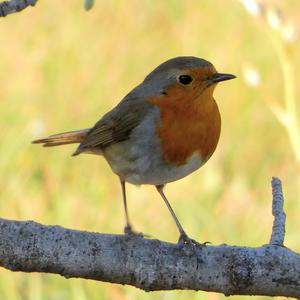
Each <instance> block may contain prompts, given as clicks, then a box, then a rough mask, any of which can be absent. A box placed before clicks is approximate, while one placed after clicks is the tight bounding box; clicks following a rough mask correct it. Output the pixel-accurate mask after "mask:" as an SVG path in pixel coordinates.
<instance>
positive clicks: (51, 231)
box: [0, 178, 300, 298]
mask: <svg viewBox="0 0 300 300" xmlns="http://www.w3.org/2000/svg"><path fill="white" fill-rule="evenodd" d="M272 186H273V214H274V217H275V219H274V226H273V229H274V230H273V233H272V238H271V243H270V244H268V245H264V246H261V247H257V248H254V247H237V246H228V245H219V246H211V245H195V246H191V245H180V244H171V243H167V242H163V241H159V240H155V239H146V238H144V237H142V236H132V235H112V234H100V233H92V232H86V231H77V230H72V229H66V228H63V227H59V226H45V225H41V224H38V223H35V222H32V221H23V222H21V221H11V220H5V219H0V236H1V238H0V266H2V267H4V268H7V269H9V270H12V271H23V272H47V273H55V274H60V275H62V276H64V277H66V278H70V277H81V278H87V279H94V280H100V281H107V282H111V283H120V284H128V285H133V286H136V287H138V288H141V289H143V290H145V291H154V290H173V289H192V290H203V291H214V292H220V293H224V294H225V295H268V296H288V297H295V298H300V255H299V254H297V253H295V252H293V251H292V250H290V249H287V248H285V247H284V246H282V245H281V242H283V238H284V230H282V228H283V229H284V219H283V218H282V213H284V212H283V206H282V205H281V204H283V196H282V190H281V183H280V180H279V179H277V178H273V180H272ZM278 201H279V202H280V203H281V204H280V203H279V204H276V203H275V204H274V202H278ZM278 228H279V230H278ZM280 228H281V229H280Z"/></svg>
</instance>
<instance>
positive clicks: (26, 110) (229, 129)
mask: <svg viewBox="0 0 300 300" xmlns="http://www.w3.org/2000/svg"><path fill="white" fill-rule="evenodd" d="M263 3H264V4H263V5H262V6H257V5H256V2H255V1H243V2H242V1H238V0H226V1H224V0H211V1H206V0H194V1H193V0H188V1H183V0H182V1H180V0H166V1H159V0H143V1H140V0H131V1H121V0H119V1H118V0H112V1H101V0H98V1H97V2H96V4H95V6H94V8H93V9H92V10H91V11H88V12H87V11H85V10H84V9H83V2H82V1H79V0H78V1H60V0H51V1H50V0H48V1H39V2H38V4H37V6H36V7H35V8H28V9H26V10H25V11H23V12H21V13H17V14H13V15H9V16H7V17H6V18H2V19H1V20H0V24H1V26H0V45H1V47H0V99H1V100H0V105H1V106H0V128H1V131H0V140H1V144H0V215H1V217H3V218H10V219H18V220H28V219H31V220H35V221H37V222H41V223H44V224H58V225H61V226H65V227H70V228H75V229H81V230H91V231H99V232H109V233H120V232H122V228H123V225H124V215H123V207H122V202H121V191H120V187H119V182H118V178H117V177H116V176H115V175H114V174H113V173H112V172H111V170H110V168H109V166H108V165H107V163H106V162H105V161H104V160H103V159H102V158H100V157H96V156H92V155H81V156H79V157H76V158H72V157H71V156H70V155H71V153H72V152H73V150H74V146H72V145H70V146H65V147H61V148H55V149H54V148H52V149H43V148H41V147H39V146H37V145H32V144H30V141H31V140H33V139H35V138H39V137H43V136H44V135H47V134H49V133H56V132H61V131H67V130H73V129H78V128H84V127H89V126H91V125H93V124H94V123H95V122H96V121H97V120H98V118H100V117H101V116H102V115H103V114H104V113H105V112H106V111H107V110H109V109H111V108H112V107H114V106H115V105H116V104H117V103H118V102H119V101H120V100H121V98H122V97H123V96H124V95H125V94H126V93H127V92H129V91H130V90H131V89H132V88H133V87H134V86H136V85H137V84H138V83H139V82H141V81H142V80H143V78H144V76H145V75H146V74H147V73H148V72H150V71H151V70H152V69H153V68H154V67H155V66H157V65H158V64H159V63H161V62H162V61H164V60H166V59H168V58H171V57H175V56H178V55H194V56H200V57H203V58H206V59H208V60H210V61H212V62H213V63H214V65H215V66H216V68H217V69H218V70H219V71H221V72H228V73H233V74H236V75H237V76H238V78H237V79H236V80H234V81H230V82H226V83H224V84H222V85H220V86H219V87H218V88H217V89H216V92H215V97H216V99H217V102H218V103H219V108H220V111H221V114H222V120H223V126H222V134H221V139H220V143H219V147H218V148H217V150H216V153H215V154H214V155H213V157H212V158H211V159H210V161H209V162H208V163H207V165H206V166H205V167H203V168H202V169H201V170H199V171H197V172H195V173H194V174H192V175H190V176H189V177H187V178H185V179H183V180H180V181H178V182H176V183H172V184H169V185H168V186H167V188H166V193H167V195H168V197H169V199H170V201H171V203H172V205H173V207H174V209H175V211H176V212H177V214H178V216H179V219H180V220H181V222H182V224H183V225H184V227H185V229H186V231H187V232H188V233H189V234H190V236H192V237H193V238H195V239H197V240H199V241H210V242H212V243H213V244H220V243H227V244H232V245H246V246H259V245H262V244H265V243H267V242H268V240H269V236H270V232H271V225H272V215H271V187H270V180H271V177H272V176H273V175H276V176H278V177H280V178H281V179H282V181H283V184H284V193H285V208H286V212H287V233H286V242H285V243H286V246H288V247H290V248H292V249H293V250H295V251H298V252H299V251H300V237H299V228H300V218H299V216H300V201H299V200H300V199H299V195H300V185H299V182H300V181H299V179H300V178H299V177H300V176H299V170H300V168H299V167H300V152H299V151H300V150H299V149H300V146H299V139H300V133H299V120H298V119H297V116H298V117H299V99H298V96H299V92H300V89H299V66H300V63H299V60H300V44H299V36H298V34H299V26H300V3H299V0H281V1H264V2H263ZM128 199H129V210H130V215H131V218H132V220H133V224H134V227H135V229H136V230H140V231H143V232H144V233H147V234H149V235H151V236H152V237H155V238H159V239H163V240H166V241H171V242H176V240H177V238H178V233H177V229H176V227H175V224H174V222H173V220H172V219H171V216H170V215H169V213H168V211H167V209H166V207H165V205H164V204H163V201H162V200H161V199H160V197H159V195H158V194H157V193H156V191H155V189H154V188H153V187H150V186H142V187H134V186H128ZM224 298H225V297H224V296H223V295H219V294H214V293H204V292H192V291H170V292H154V293H145V292H143V291H140V290H138V289H136V288H133V287H128V286H121V285H112V284H109V283H101V282H94V281H88V280H81V279H69V280H67V279H64V278H62V277H60V276H57V275H47V274H25V273H12V272H10V271H6V270H4V269H1V273H0V299H10V300H21V299H30V300H39V299H43V300H47V299H51V300H62V299H75V300H85V299H89V300H93V299H116V300H129V299H130V300H134V299H141V300H147V299H151V300H155V299H165V300H171V299H176V300H177V299H224ZM235 299H250V297H235ZM251 299H264V297H251Z"/></svg>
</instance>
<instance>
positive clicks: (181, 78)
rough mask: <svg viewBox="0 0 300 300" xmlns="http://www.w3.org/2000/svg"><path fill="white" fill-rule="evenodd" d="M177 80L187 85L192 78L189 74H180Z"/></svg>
mask: <svg viewBox="0 0 300 300" xmlns="http://www.w3.org/2000/svg"><path fill="white" fill-rule="evenodd" d="M178 81H179V82H180V83H181V84H184V85H188V84H190V83H191V82H192V81H193V78H192V77H191V76H190V75H180V76H179V77H178Z"/></svg>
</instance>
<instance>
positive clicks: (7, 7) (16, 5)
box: [0, 0, 38, 17]
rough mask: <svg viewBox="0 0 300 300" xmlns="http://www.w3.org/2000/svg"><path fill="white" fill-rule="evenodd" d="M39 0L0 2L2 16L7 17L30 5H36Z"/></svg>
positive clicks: (0, 14)
mask: <svg viewBox="0 0 300 300" xmlns="http://www.w3.org/2000/svg"><path fill="white" fill-rule="evenodd" d="M37 2H38V0H10V1H3V2H1V3H0V17H6V16H7V15H8V14H13V13H15V12H19V11H21V10H23V9H25V8H26V7H28V6H34V5H35V4H36V3H37Z"/></svg>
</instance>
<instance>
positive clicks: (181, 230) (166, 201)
mask: <svg viewBox="0 0 300 300" xmlns="http://www.w3.org/2000/svg"><path fill="white" fill-rule="evenodd" d="M163 188H164V186H163V185H156V189H157V191H158V192H159V194H160V195H161V197H162V198H163V199H164V201H165V203H166V205H167V207H168V209H169V211H170V213H171V215H172V217H173V219H174V221H175V223H176V225H177V228H178V230H179V233H180V239H182V238H185V237H187V234H186V233H185V231H184V230H183V228H182V226H181V224H180V223H179V221H178V219H177V217H176V215H175V212H174V210H173V209H172V207H171V205H170V203H169V201H168V199H167V197H166V196H165V194H164V192H163Z"/></svg>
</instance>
